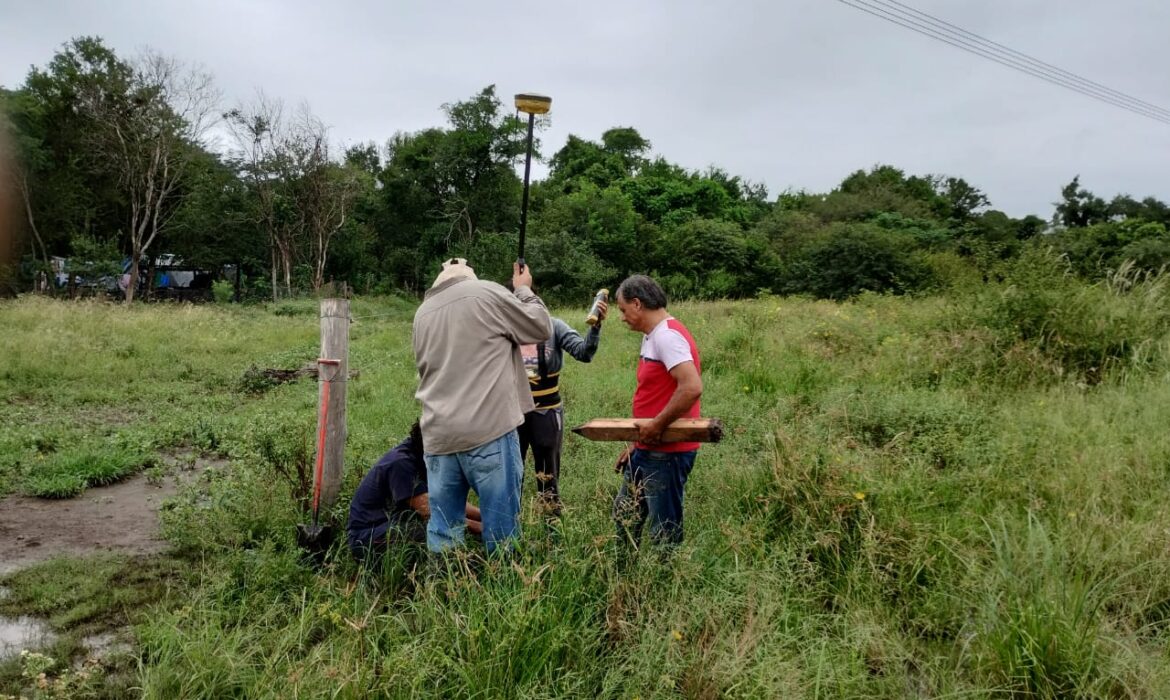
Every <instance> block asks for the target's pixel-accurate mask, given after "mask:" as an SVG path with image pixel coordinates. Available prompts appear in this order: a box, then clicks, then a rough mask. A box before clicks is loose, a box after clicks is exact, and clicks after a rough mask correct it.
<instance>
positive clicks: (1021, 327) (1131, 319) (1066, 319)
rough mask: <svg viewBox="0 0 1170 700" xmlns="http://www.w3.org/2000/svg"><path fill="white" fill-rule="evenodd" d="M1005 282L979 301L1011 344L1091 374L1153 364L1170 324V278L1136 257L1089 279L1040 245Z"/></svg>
mask: <svg viewBox="0 0 1170 700" xmlns="http://www.w3.org/2000/svg"><path fill="white" fill-rule="evenodd" d="M1004 283H1005V284H1004V286H1003V287H1000V288H994V290H993V291H992V292H991V293H990V297H991V298H990V299H988V300H986V302H984V303H982V304H980V305H979V308H981V309H982V312H981V316H982V322H983V323H984V324H985V325H986V326H987V327H989V328H991V329H992V330H993V331H995V332H996V333H997V334H998V336H999V340H1000V342H1001V344H1002V345H1001V347H1002V348H1003V349H1004V351H1005V352H1012V353H1016V354H1019V353H1020V351H1021V350H1024V351H1026V350H1034V351H1036V352H1037V353H1039V354H1040V355H1042V356H1043V357H1045V358H1048V359H1049V360H1051V361H1052V362H1054V363H1055V365H1056V366H1057V368H1058V370H1059V371H1060V372H1062V373H1072V374H1077V375H1081V376H1083V377H1084V378H1085V379H1086V380H1089V381H1097V380H1099V379H1100V376H1101V375H1102V374H1103V373H1104V372H1105V371H1106V370H1108V369H1109V368H1111V367H1115V366H1125V365H1143V364H1146V363H1148V361H1149V360H1150V359H1151V355H1150V346H1151V344H1152V343H1153V342H1154V341H1156V340H1157V339H1159V338H1161V337H1162V335H1163V334H1165V333H1166V331H1167V330H1170V289H1168V288H1167V285H1168V284H1170V280H1168V279H1167V277H1166V276H1165V275H1160V274H1158V275H1151V274H1148V273H1145V272H1142V271H1140V270H1137V269H1136V268H1134V267H1133V266H1132V265H1131V264H1125V265H1123V266H1122V268H1121V269H1120V270H1118V271H1117V272H1116V273H1114V274H1113V275H1112V276H1110V277H1109V278H1108V279H1105V280H1102V281H1101V282H1098V283H1096V284H1092V285H1085V284H1083V283H1081V282H1079V281H1078V280H1076V279H1075V278H1074V277H1073V276H1072V274H1071V270H1070V269H1069V267H1068V263H1067V262H1065V261H1064V260H1062V259H1058V258H1057V257H1056V256H1055V255H1053V254H1052V253H1051V252H1049V251H1048V250H1046V249H1035V250H1032V251H1029V252H1026V253H1025V254H1024V255H1022V256H1021V257H1020V258H1019V259H1018V260H1016V261H1013V262H1012V263H1011V264H1010V265H1009V266H1008V268H1007V272H1006V275H1005V279H1004Z"/></svg>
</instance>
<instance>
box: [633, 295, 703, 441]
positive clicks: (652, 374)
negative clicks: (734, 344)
mask: <svg viewBox="0 0 1170 700" xmlns="http://www.w3.org/2000/svg"><path fill="white" fill-rule="evenodd" d="M683 362H694V363H695V370H696V371H698V372H699V374H700V375H701V374H702V373H703V369H702V366H701V365H700V363H699V348H698V347H697V346H696V345H695V339H694V338H692V337H691V333H690V331H688V330H687V327H686V326H684V325H683V324H682V323H680V322H679V321H678V319H675V318H673V317H670V316H667V317H666V318H665V319H663V321H662V322H661V323H659V324H658V325H657V326H654V329H653V330H651V331H650V332H649V333H647V334H646V335H645V336H643V337H642V352H641V357H639V358H638V388H637V389H636V390H635V391H634V418H654V417H655V416H657V415H658V414H659V413H661V412H662V409H664V408H666V405H667V404H668V403H670V397H672V396H674V392H675V390H676V389H678V382H677V381H675V378H674V377H672V376H671V375H670V370H672V369H674V368H675V367H677V366H678V365H680V364H682V363H683ZM682 417H683V418H698V417H699V401H698V400H697V399H696V400H695V403H694V404H693V405H692V406H691V407H690V409H689V410H688V411H687V412H686V413H684V414H683V415H682ZM635 446H636V447H638V448H640V449H644V450H657V451H659V452H690V451H692V450H697V449H699V443H697V442H668V443H664V444H661V445H654V446H649V445H643V444H642V443H637V444H636V445H635Z"/></svg>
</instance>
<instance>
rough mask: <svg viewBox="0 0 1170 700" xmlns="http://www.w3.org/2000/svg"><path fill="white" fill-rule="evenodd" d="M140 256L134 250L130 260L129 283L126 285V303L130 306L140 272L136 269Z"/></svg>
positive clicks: (136, 288)
mask: <svg viewBox="0 0 1170 700" xmlns="http://www.w3.org/2000/svg"><path fill="white" fill-rule="evenodd" d="M141 257H142V254H141V253H140V252H139V251H138V250H135V251H134V252H133V253H132V257H131V258H130V281H129V282H127V283H126V303H127V304H130V303H132V302H133V301H134V293H135V292H136V291H137V290H138V276H139V274H140V270H139V269H138V260H139V259H140V258H141Z"/></svg>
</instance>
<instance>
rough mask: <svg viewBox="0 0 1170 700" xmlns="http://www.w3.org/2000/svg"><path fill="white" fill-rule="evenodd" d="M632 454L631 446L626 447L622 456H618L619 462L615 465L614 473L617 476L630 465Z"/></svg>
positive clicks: (632, 447) (632, 448)
mask: <svg viewBox="0 0 1170 700" xmlns="http://www.w3.org/2000/svg"><path fill="white" fill-rule="evenodd" d="M632 454H634V446H633V445H630V446H628V447H626V449H624V450H622V453H621V455H619V456H618V458H617V461H616V462H614V464H613V471H614V473H615V474H621V473H622V471H623V470H624V469H625V468H626V465H627V464H629V463H630V455H632Z"/></svg>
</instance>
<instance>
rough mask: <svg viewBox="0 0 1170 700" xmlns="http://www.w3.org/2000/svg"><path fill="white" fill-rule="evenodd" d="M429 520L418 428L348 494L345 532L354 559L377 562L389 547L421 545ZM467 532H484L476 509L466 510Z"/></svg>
mask: <svg viewBox="0 0 1170 700" xmlns="http://www.w3.org/2000/svg"><path fill="white" fill-rule="evenodd" d="M430 515H431V509H430V502H429V500H428V498H427V467H426V463H425V462H424V461H423V442H422V433H421V432H420V431H419V426H418V422H417V421H416V422H415V424H414V425H412V426H411V427H410V436H409V437H407V438H406V439H405V440H403V441H402V442H401V443H400V444H399V445H398V446H397V447H395V448H394V449H392V450H390V451H389V452H387V453H386V454H384V455H382V457H381V458H380V459H379V460H378V461H377V462H376V463H375V464H374V466H373V467H371V468H370V471H369V472H367V473H366V475H365V477H364V478H363V479H362V482H361V484H360V485H358V488H357V491H355V492H354V494H353V500H352V501H351V502H350V505H349V523H348V524H347V525H346V530H347V534H348V539H349V549H350V551H351V552H353V555H354V557H355V558H357V559H359V560H362V561H364V560H366V559H367V558H372V557H380V556H381V555H382V554H385V553H386V550H387V549H388V548H389V547H390V546H392V545H402V544H409V543H419V544H422V543H425V542H426V539H427V533H426V524H427V519H428V518H429V517H430ZM466 516H467V529H468V530H469V531H471V533H472V534H474V535H479V534H481V533H482V532H483V524H482V516H481V515H480V512H479V509H478V508H476V507H475V506H473V505H471V504H470V503H468V504H467V510H466Z"/></svg>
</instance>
